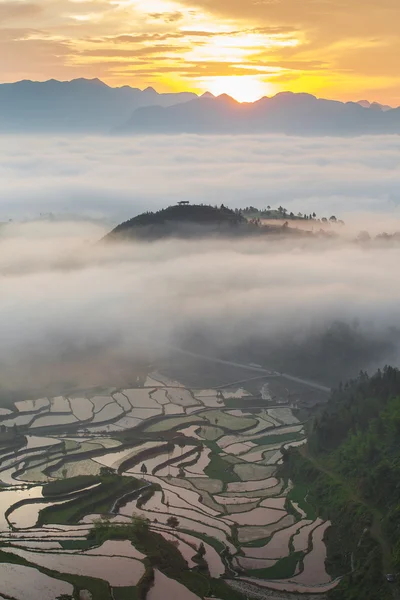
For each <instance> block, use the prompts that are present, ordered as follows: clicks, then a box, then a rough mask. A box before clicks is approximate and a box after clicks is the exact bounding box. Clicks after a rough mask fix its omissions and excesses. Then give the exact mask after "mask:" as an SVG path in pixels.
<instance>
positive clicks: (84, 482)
mask: <svg viewBox="0 0 400 600" xmlns="http://www.w3.org/2000/svg"><path fill="white" fill-rule="evenodd" d="M100 481H101V479H100V477H96V476H94V475H77V476H76V477H71V478H69V479H57V480H55V481H51V482H50V483H47V484H46V485H44V486H43V490H42V494H43V496H45V497H46V496H62V495H65V494H70V493H72V492H76V491H77V490H82V489H83V488H86V487H89V486H91V485H94V484H95V483H100Z"/></svg>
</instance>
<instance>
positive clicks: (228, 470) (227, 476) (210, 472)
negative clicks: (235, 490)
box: [204, 454, 241, 483]
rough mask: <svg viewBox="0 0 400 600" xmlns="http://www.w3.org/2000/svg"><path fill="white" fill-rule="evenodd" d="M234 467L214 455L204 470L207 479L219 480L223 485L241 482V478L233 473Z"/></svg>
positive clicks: (217, 455)
mask: <svg viewBox="0 0 400 600" xmlns="http://www.w3.org/2000/svg"><path fill="white" fill-rule="evenodd" d="M233 466H234V465H230V464H228V463H227V462H226V461H225V460H224V459H223V458H221V456H219V454H212V455H211V461H210V462H209V464H208V465H207V466H206V468H205V469H204V473H205V475H207V477H210V478H211V479H219V480H220V481H222V482H223V483H231V482H234V481H241V480H240V477H239V476H238V475H236V473H235V472H234V471H233Z"/></svg>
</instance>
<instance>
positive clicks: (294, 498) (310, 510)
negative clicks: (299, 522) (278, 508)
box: [286, 483, 318, 521]
mask: <svg viewBox="0 0 400 600" xmlns="http://www.w3.org/2000/svg"><path fill="white" fill-rule="evenodd" d="M307 494H308V488H307V486H306V485H304V484H301V483H296V485H294V486H293V487H292V489H291V490H290V491H289V493H288V495H287V501H286V506H287V509H288V512H292V513H293V514H294V516H295V517H296V518H299V517H300V515H299V513H298V512H297V510H296V509H295V507H293V508H292V509H291V510H290V509H289V506H290V505H291V503H292V502H295V503H296V504H297V505H298V507H299V508H300V509H301V510H303V511H304V512H305V513H306V517H305V518H306V519H309V520H311V521H314V520H315V519H316V518H317V516H318V515H317V511H316V510H315V507H314V506H313V505H312V504H311V503H310V502H309V501H308V500H307V499H306V498H307Z"/></svg>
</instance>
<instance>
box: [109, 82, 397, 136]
mask: <svg viewBox="0 0 400 600" xmlns="http://www.w3.org/2000/svg"><path fill="white" fill-rule="evenodd" d="M118 133H126V134H131V133H164V134H177V133H196V134H240V133H242V134H244V133H246V134H250V133H252V134H255V133H284V134H288V135H340V136H346V135H365V134H370V135H376V134H390V133H396V134H398V133H400V108H396V109H391V110H384V109H383V108H382V107H379V106H378V105H369V106H362V105H360V104H359V103H356V102H347V103H343V102H337V101H333V100H323V99H319V98H316V97H315V96H312V95H310V94H293V93H289V92H285V93H281V94H277V95H276V96H274V97H272V98H262V99H261V100H259V101H257V102H254V103H243V104H240V103H238V102H236V101H235V100H234V99H233V98H230V97H229V96H226V95H222V96H219V97H218V98H210V97H202V98H195V99H193V100H191V101H189V102H185V103H183V104H180V105H174V106H170V107H159V106H153V107H146V108H140V109H137V110H136V111H135V112H134V113H133V115H132V117H131V118H130V119H129V121H127V123H126V124H125V125H124V126H123V127H121V128H119V129H118Z"/></svg>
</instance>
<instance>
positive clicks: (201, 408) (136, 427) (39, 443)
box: [0, 366, 337, 600]
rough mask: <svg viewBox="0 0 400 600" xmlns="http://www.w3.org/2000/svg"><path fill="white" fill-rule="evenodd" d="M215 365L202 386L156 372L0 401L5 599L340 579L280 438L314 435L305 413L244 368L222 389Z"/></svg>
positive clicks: (1, 589)
mask: <svg viewBox="0 0 400 600" xmlns="http://www.w3.org/2000/svg"><path fill="white" fill-rule="evenodd" d="M211 371H212V373H209V375H208V377H206V378H205V379H204V381H199V379H197V381H195V382H194V383H195V385H193V386H192V387H190V386H188V380H187V378H183V379H182V380H180V379H179V377H178V374H177V373H174V372H171V373H169V375H165V374H164V373H163V372H162V370H161V369H160V371H157V372H154V373H151V374H150V375H149V376H148V377H147V379H146V380H145V382H144V386H143V387H137V388H134V387H130V388H127V389H116V388H115V389H112V390H109V392H107V393H106V392H100V393H99V391H95V392H91V391H90V390H88V391H84V392H80V393H77V394H74V395H73V396H71V397H68V396H57V397H55V398H38V399H29V400H26V401H19V402H17V403H16V404H15V410H11V409H6V410H3V411H0V425H4V428H5V430H6V431H9V430H10V431H12V432H13V443H12V444H11V445H10V447H9V448H7V447H4V448H3V449H2V450H0V484H1V487H0V598H1V597H5V598H7V599H9V598H12V599H13V600H25V599H27V600H38V598H39V596H38V591H39V590H40V599H42V598H44V599H45V600H47V599H48V600H56V599H58V598H60V597H62V598H63V599H64V598H65V599H66V598H71V599H72V598H74V599H78V598H80V597H85V598H92V599H96V600H112V599H115V600H119V599H121V600H125V598H132V600H134V599H135V598H137V597H138V596H137V593H138V591H137V590H139V589H142V587H143V586H145V587H146V586H147V587H146V589H145V592H143V593H144V594H145V595H144V596H143V597H145V598H146V599H147V600H168V599H171V600H175V598H177V597H179V598H182V599H183V600H195V599H206V598H209V597H216V598H220V600H230V598H231V596H230V595H231V594H232V590H233V588H234V589H235V590H236V592H237V593H238V594H239V593H241V594H244V596H242V597H243V598H244V597H245V596H248V597H254V598H257V597H261V598H262V597H263V596H262V593H264V594H266V591H265V590H274V593H276V594H280V593H286V592H289V593H293V594H297V595H298V597H303V598H304V599H306V598H307V597H308V595H309V594H315V595H316V596H315V597H316V598H317V597H318V595H319V594H320V593H324V592H325V591H327V590H329V589H330V588H332V587H334V586H335V585H336V583H337V582H336V581H332V579H331V578H330V576H329V575H328V573H327V571H326V569H325V559H326V549H325V544H324V536H325V532H326V530H327V529H328V527H329V525H330V524H329V523H328V522H323V521H322V520H320V519H316V518H315V515H310V514H308V513H307V510H306V509H305V508H304V506H305V504H304V502H302V501H301V499H300V500H299V499H298V498H296V502H294V501H292V500H291V496H290V494H289V492H290V490H291V484H290V482H288V481H284V480H283V479H282V478H281V477H280V476H279V463H280V462H281V460H282V452H283V451H284V450H282V448H287V447H290V446H291V445H293V446H295V445H298V444H300V443H304V427H303V423H301V422H299V420H298V418H297V416H296V414H295V412H296V411H294V410H293V408H292V407H291V406H289V405H288V404H287V403H286V404H285V403H284V402H283V401H282V399H278V400H279V402H278V401H276V402H275V403H274V401H273V400H272V397H271V395H270V394H269V393H268V389H269V388H268V385H267V383H266V382H265V380H263V379H262V378H256V379H259V381H258V382H254V381H252V384H251V386H249V389H247V387H246V382H240V383H237V384H233V385H229V378H228V377H222V378H221V373H222V374H228V373H229V374H230V376H231V380H234V379H235V378H236V379H238V375H237V373H236V372H235V375H234V377H233V379H232V368H228V367H226V368H225V367H224V366H221V372H220V376H219V380H218V384H217V383H216V379H217V373H216V372H215V371H214V370H213V369H211ZM190 377H191V378H192V380H194V379H195V377H194V374H193V373H192V374H190V376H189V378H190ZM256 385H257V386H258V388H256ZM255 389H258V390H259V395H258V396H256V395H255V391H254V390H255ZM275 391H276V390H275ZM149 557H152V559H151V561H150V562H149V560H148V558H149ZM166 557H168V560H169V561H171V564H169V565H168V564H167V563H166ZM149 565H153V566H151V567H150V566H149ZM213 581H214V583H212V582H213ZM205 582H206V583H205ZM207 582H208V583H207ZM215 582H218V583H215ZM227 582H228V583H229V585H228V583H227ZM213 586H214V587H213ZM35 590H36V592H35ZM260 590H261V591H260ZM263 590H264V592H263ZM83 592H84V593H85V594H86V596H85V595H81V596H79V594H81V593H82V594H83ZM140 593H142V592H140ZM135 594H136V595H135ZM257 594H258V595H257ZM260 594H261V595H260ZM141 597H142V596H141ZM239 597H240V596H237V597H236V596H235V599H236V598H239ZM264 597H269V596H268V595H265V596H264ZM276 597H277V598H278V597H279V596H276ZM294 597H297V596H294Z"/></svg>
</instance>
